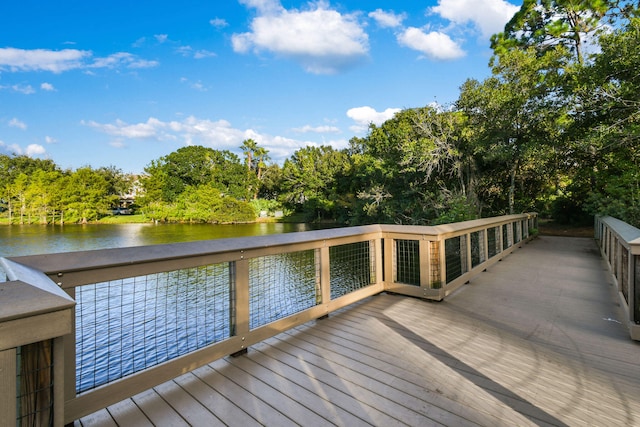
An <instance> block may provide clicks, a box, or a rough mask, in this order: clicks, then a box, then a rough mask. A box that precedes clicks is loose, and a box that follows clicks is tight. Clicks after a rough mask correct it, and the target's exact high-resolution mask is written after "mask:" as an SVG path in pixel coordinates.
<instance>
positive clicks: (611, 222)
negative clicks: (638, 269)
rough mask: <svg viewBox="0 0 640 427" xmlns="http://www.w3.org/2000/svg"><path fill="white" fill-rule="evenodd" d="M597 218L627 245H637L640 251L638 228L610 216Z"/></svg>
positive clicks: (639, 232)
mask: <svg viewBox="0 0 640 427" xmlns="http://www.w3.org/2000/svg"><path fill="white" fill-rule="evenodd" d="M599 220H600V221H601V222H603V223H605V224H607V225H608V226H609V228H610V229H611V230H612V231H613V232H614V233H615V234H617V235H618V237H619V238H620V239H621V240H623V241H624V243H627V244H628V245H629V246H637V247H639V249H638V250H639V251H640V229H638V228H636V227H634V226H632V225H630V224H627V223H626V222H624V221H621V220H619V219H617V218H614V217H611V216H604V217H600V218H599ZM634 253H635V252H634ZM639 253H640V252H639Z"/></svg>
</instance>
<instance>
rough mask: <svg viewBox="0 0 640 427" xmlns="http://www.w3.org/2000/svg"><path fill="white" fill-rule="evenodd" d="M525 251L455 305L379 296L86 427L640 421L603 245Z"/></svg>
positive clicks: (535, 246)
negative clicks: (600, 250) (602, 257)
mask: <svg viewBox="0 0 640 427" xmlns="http://www.w3.org/2000/svg"><path fill="white" fill-rule="evenodd" d="M523 246H524V247H523V248H522V249H520V250H517V251H515V252H513V253H512V254H511V255H509V256H508V257H506V258H505V259H504V260H503V261H502V262H499V263H497V264H495V265H494V266H493V267H491V268H490V269H489V270H488V271H487V272H485V273H482V274H481V275H480V276H477V277H476V278H475V279H474V280H473V281H472V282H471V283H470V284H469V285H466V286H463V287H462V288H461V289H460V290H459V291H457V292H456V293H454V294H453V295H450V296H448V297H447V299H446V300H445V301H443V302H439V303H435V302H429V301H424V300H420V299H416V298H408V297H403V296H399V295H393V294H382V295H379V296H374V297H371V298H368V299H366V300H364V301H362V302H359V303H356V304H354V305H352V306H351V307H347V308H345V309H343V310H340V311H339V312H337V313H334V314H332V315H331V316H330V317H329V318H327V319H323V320H319V321H314V322H309V323H307V324H304V325H302V326H299V327H297V328H294V329H292V330H290V331H287V332H285V333H282V334H280V335H277V336H275V337H273V338H270V339H267V340H265V341H264V342H261V343H259V344H256V345H254V346H252V347H251V348H250V349H249V352H248V353H247V354H246V355H243V356H240V357H236V358H233V357H227V358H223V359H221V360H218V361H216V362H214V363H211V364H209V365H207V366H204V367H201V368H199V369H196V370H195V371H193V372H191V373H187V374H184V375H182V376H181V377H179V378H176V379H175V380H173V381H169V382H167V383H165V384H162V385H160V386H158V387H155V388H154V389H152V390H149V391H147V392H144V393H141V394H140V395H137V396H134V397H133V398H132V399H128V400H125V401H123V402H121V403H119V404H117V405H114V406H112V407H109V408H107V410H103V411H99V412H98V413H96V414H92V415H90V416H87V417H84V418H83V419H81V420H79V421H77V422H76V425H78V426H80V425H81V426H98V427H101V426H114V425H120V426H146V425H157V426H165V425H172V426H173V425H232V426H233V425H237V426H252V425H268V426H287V425H305V426H313V425H318V426H323V425H339V426H364V425H375V426H380V425H385V426H387V425H412V426H418V425H419V426H423V425H424V426H429V425H446V426H472V425H478V426H514V425H519V426H527V425H531V426H534V425H535V426H574V425H607V426H609V425H612V426H613V425H625V426H626V425H640V399H638V396H640V343H637V342H634V341H631V340H630V339H629V336H628V332H627V330H626V327H625V326H624V320H623V319H622V315H623V313H622V310H621V308H620V307H619V305H618V299H617V298H618V297H617V292H616V290H615V289H614V288H613V286H612V284H611V283H612V282H611V278H610V276H609V275H608V273H607V271H606V269H605V266H604V264H603V261H602V260H601V259H600V257H599V253H598V250H597V246H596V245H595V243H594V242H593V240H590V239H578V238H563V237H547V236H542V237H540V238H538V239H536V240H534V241H533V242H531V243H529V244H527V245H523Z"/></svg>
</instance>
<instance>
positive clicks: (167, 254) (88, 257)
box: [2, 213, 535, 280]
mask: <svg viewBox="0 0 640 427" xmlns="http://www.w3.org/2000/svg"><path fill="white" fill-rule="evenodd" d="M533 215H535V214H528V213H525V214H517V215H505V216H500V217H493V218H483V219H477V220H471V221H464V222H458V223H453V224H442V225H437V226H407V225H393V224H375V225H365V226H356V227H343V228H329V229H322V230H314V231H303V232H297V233H283V234H272V235H266V236H252V237H237V238H226V239H214V240H201V241H194V242H180V243H170V244H161V245H149V246H133V247H125V248H111V249H96V250H89V251H78V252H64V253H54V254H42V255H27V256H19V257H9V258H6V259H4V260H3V261H2V262H3V263H4V264H5V265H6V263H7V262H11V263H13V264H20V265H23V266H26V267H31V268H33V269H35V270H37V271H40V272H42V273H44V274H46V275H49V276H52V275H56V274H58V275H62V274H64V273H70V272H79V271H89V270H95V269H100V268H112V267H119V266H130V265H139V264H144V263H152V262H153V263H157V262H162V261H169V260H179V259H184V258H189V257H206V256H210V255H221V254H232V253H241V252H246V251H254V250H261V249H265V248H277V247H279V246H294V245H300V244H319V245H322V243H320V242H323V241H328V240H337V239H341V238H350V237H351V238H353V237H360V238H363V239H367V238H377V237H380V236H381V234H382V233H385V232H387V233H398V234H416V235H423V236H424V235H428V236H433V237H434V239H435V238H444V237H447V236H450V235H456V234H462V233H463V232H465V231H475V230H479V229H482V228H486V227H490V226H499V225H501V224H505V223H508V222H512V221H516V220H524V219H528V218H531V217H532V216H533ZM17 278H20V279H22V276H21V275H20V277H18V276H16V278H15V279H17ZM15 279H12V280H15Z"/></svg>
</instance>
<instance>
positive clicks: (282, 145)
mask: <svg viewBox="0 0 640 427" xmlns="http://www.w3.org/2000/svg"><path fill="white" fill-rule="evenodd" d="M82 124H83V125H85V126H88V127H91V128H93V129H95V130H97V131H99V132H102V133H105V134H107V135H111V136H113V137H114V140H113V141H111V142H110V144H111V145H112V146H113V147H123V146H124V145H125V140H136V139H138V140H150V141H157V142H164V141H182V143H183V144H185V145H195V144H199V145H203V146H205V147H212V148H215V149H217V150H230V151H232V152H236V153H237V152H239V151H240V150H239V147H240V145H242V141H244V140H245V139H248V138H251V139H253V140H254V141H256V142H257V143H258V144H260V146H262V147H264V148H265V149H267V150H268V151H269V156H270V157H271V159H272V160H274V161H276V162H277V161H282V160H284V159H286V158H288V157H289V156H291V153H293V152H294V151H295V150H297V149H300V148H302V147H305V146H307V145H318V144H317V143H316V142H313V141H303V140H297V139H292V138H287V137H283V136H272V135H267V134H262V133H259V132H257V131H255V130H253V129H238V128H235V127H233V126H232V125H231V123H229V122H228V121H226V120H217V121H212V120H208V119H199V118H197V117H194V116H189V117H187V118H185V119H183V120H180V121H177V120H174V121H162V120H158V119H157V118H154V117H150V118H149V119H148V120H147V121H146V122H141V123H133V124H130V123H126V122H124V121H122V120H116V121H115V122H114V123H98V122H95V121H86V122H84V121H83V122H82ZM325 144H329V145H332V146H333V147H334V148H336V149H338V148H344V147H346V146H347V144H348V141H344V140H336V141H331V142H326V143H325Z"/></svg>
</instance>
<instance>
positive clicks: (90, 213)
mask: <svg viewBox="0 0 640 427" xmlns="http://www.w3.org/2000/svg"><path fill="white" fill-rule="evenodd" d="M68 184H69V187H67V197H68V198H69V202H68V204H67V212H68V216H69V217H70V218H72V220H76V221H79V222H82V223H87V222H88V221H91V220H96V219H98V218H99V217H100V216H101V215H104V214H105V213H106V212H107V211H109V209H110V208H111V206H113V204H114V203H115V201H116V200H117V199H118V196H117V195H114V194H111V193H110V192H109V182H108V181H107V179H106V178H105V177H104V175H103V174H101V173H99V172H96V171H95V170H93V169H91V168H90V167H88V166H86V167H82V168H78V169H76V170H75V171H74V172H73V173H72V174H71V175H70V179H69V182H68ZM69 189H72V190H73V193H72V194H70V192H69V191H68V190H69Z"/></svg>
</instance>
